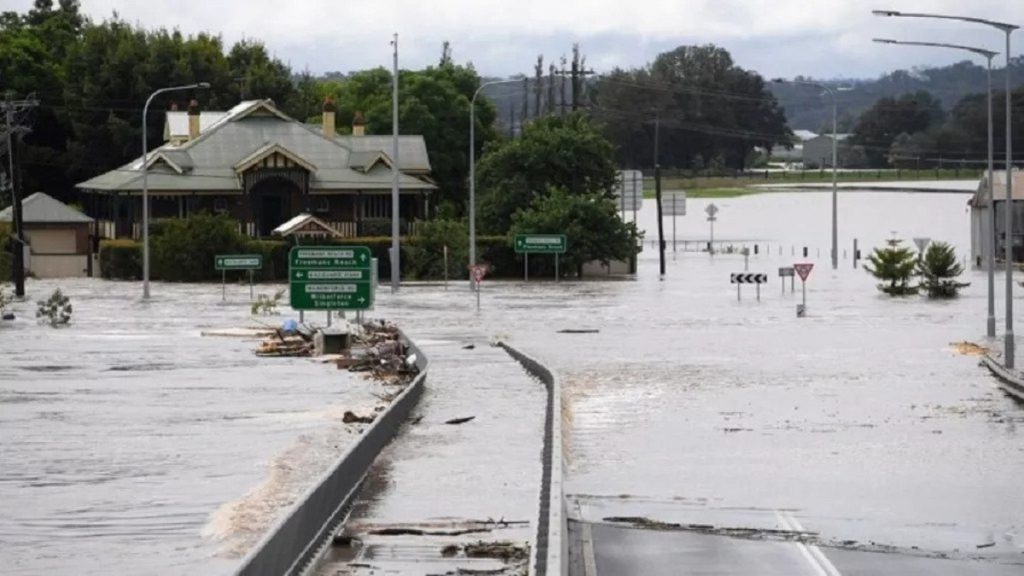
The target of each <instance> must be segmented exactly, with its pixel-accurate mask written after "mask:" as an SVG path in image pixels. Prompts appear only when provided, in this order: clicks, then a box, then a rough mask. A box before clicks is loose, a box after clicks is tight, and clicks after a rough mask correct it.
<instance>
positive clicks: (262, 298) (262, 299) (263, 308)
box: [251, 288, 288, 316]
mask: <svg viewBox="0 0 1024 576" xmlns="http://www.w3.org/2000/svg"><path fill="white" fill-rule="evenodd" d="M287 291H288V289H287V288H281V289H280V290H278V291H277V292H274V296H273V297H270V296H267V295H266V294H257V295H256V301H255V302H253V303H252V309H251V312H252V315H253V316H260V315H263V316H270V315H273V314H277V313H278V312H277V303H278V302H280V301H281V298H283V297H284V293H285V292H287Z"/></svg>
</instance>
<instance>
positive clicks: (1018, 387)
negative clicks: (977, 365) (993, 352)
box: [982, 354, 1024, 402]
mask: <svg viewBox="0 0 1024 576" xmlns="http://www.w3.org/2000/svg"><path fill="white" fill-rule="evenodd" d="M982 361H983V362H984V363H985V365H986V366H988V369H989V370H990V371H991V372H992V374H993V375H995V377H996V378H998V379H999V381H1000V382H999V385H1000V388H1002V389H1003V390H1004V391H1005V392H1006V393H1007V394H1009V395H1010V396H1012V397H1013V398H1014V399H1015V400H1017V401H1018V402H1024V378H1021V377H1020V376H1018V375H1017V374H1014V373H1013V372H1012V371H1010V370H1007V369H1006V368H1004V367H1003V365H1002V364H1000V363H999V361H998V360H996V359H995V358H992V357H991V356H989V355H988V354H986V355H985V356H983V357H982Z"/></svg>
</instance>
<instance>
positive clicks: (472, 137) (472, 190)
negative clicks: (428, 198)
mask: <svg viewBox="0 0 1024 576" xmlns="http://www.w3.org/2000/svg"><path fill="white" fill-rule="evenodd" d="M510 82H516V83H518V82H520V80H518V79H516V80H492V81H490V82H484V83H483V84H481V85H480V86H479V87H478V88H477V89H476V91H475V92H473V97H472V98H471V99H470V100H469V265H470V266H473V265H475V264H476V97H477V96H479V95H480V93H481V92H482V91H483V89H484V88H487V87H488V86H494V85H495V84H508V83H510ZM469 284H470V286H473V279H472V278H470V279H469Z"/></svg>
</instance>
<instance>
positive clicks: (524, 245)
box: [516, 234, 566, 254]
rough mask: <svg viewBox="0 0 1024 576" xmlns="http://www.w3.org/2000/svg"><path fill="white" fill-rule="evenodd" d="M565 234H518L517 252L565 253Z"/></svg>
mask: <svg viewBox="0 0 1024 576" xmlns="http://www.w3.org/2000/svg"><path fill="white" fill-rule="evenodd" d="M565 247H566V242H565V234H516V254H564V253H565Z"/></svg>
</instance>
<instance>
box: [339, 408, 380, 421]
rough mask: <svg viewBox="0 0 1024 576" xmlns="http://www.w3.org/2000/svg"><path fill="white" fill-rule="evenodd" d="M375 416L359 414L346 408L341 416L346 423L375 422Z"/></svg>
mask: <svg viewBox="0 0 1024 576" xmlns="http://www.w3.org/2000/svg"><path fill="white" fill-rule="evenodd" d="M373 418H374V417H373V416H359V415H357V414H356V413H354V412H352V411H350V410H346V411H345V413H344V414H343V415H342V416H341V421H342V422H344V423H345V424H370V423H371V422H373Z"/></svg>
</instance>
